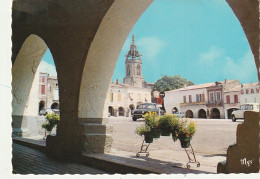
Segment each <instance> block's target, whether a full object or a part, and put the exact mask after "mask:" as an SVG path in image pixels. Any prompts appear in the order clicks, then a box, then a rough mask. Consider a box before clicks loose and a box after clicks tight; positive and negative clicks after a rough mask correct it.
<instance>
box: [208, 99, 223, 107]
mask: <svg viewBox="0 0 260 179" xmlns="http://www.w3.org/2000/svg"><path fill="white" fill-rule="evenodd" d="M206 106H207V107H221V106H223V101H222V100H221V101H215V100H214V101H208V102H207V103H206Z"/></svg>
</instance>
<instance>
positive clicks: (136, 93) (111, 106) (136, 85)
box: [105, 35, 153, 117]
mask: <svg viewBox="0 0 260 179" xmlns="http://www.w3.org/2000/svg"><path fill="white" fill-rule="evenodd" d="M141 56H142V55H141V53H140V52H139V51H138V50H137V46H136V44H135V37H134V35H133V36H132V43H131V45H130V50H129V52H128V53H127V54H126V55H125V69H126V71H125V78H124V79H123V83H119V80H118V79H117V80H116V81H115V82H112V83H111V85H110V90H109V93H108V96H107V98H106V106H108V107H107V108H108V112H109V115H110V116H127V117H128V116H131V111H132V110H134V109H136V108H137V106H138V105H140V104H142V103H145V102H151V91H152V86H153V84H151V83H147V82H146V81H145V80H144V78H143V73H142V58H141ZM105 110H106V109H105Z"/></svg>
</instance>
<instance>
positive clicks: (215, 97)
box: [164, 80, 240, 119]
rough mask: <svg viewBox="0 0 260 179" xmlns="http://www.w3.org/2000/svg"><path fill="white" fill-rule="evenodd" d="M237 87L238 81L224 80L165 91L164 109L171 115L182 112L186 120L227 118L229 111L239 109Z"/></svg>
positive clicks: (238, 85)
mask: <svg viewBox="0 0 260 179" xmlns="http://www.w3.org/2000/svg"><path fill="white" fill-rule="evenodd" d="M239 87H240V83H239V81H238V80H225V81H223V82H215V83H206V84H200V85H192V86H188V87H184V88H180V89H176V90H171V91H166V92H165V98H164V100H165V101H164V104H165V109H166V112H167V113H173V114H174V113H175V112H177V111H179V112H184V113H185V116H186V117H188V118H205V119H206V118H212V119H223V118H227V117H228V113H229V112H230V111H231V112H232V111H233V110H234V109H237V108H239V100H240V97H239V96H237V95H238V94H239ZM231 98H232V100H231ZM225 99H228V101H225ZM230 114H231V113H230Z"/></svg>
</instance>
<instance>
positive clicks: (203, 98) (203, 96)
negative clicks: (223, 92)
mask: <svg viewBox="0 0 260 179" xmlns="http://www.w3.org/2000/svg"><path fill="white" fill-rule="evenodd" d="M202 101H203V102H205V94H204V93H203V94H202Z"/></svg>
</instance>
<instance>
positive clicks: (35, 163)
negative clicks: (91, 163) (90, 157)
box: [12, 143, 105, 174]
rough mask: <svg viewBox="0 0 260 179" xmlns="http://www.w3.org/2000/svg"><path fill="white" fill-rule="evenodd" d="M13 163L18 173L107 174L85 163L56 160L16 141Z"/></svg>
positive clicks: (14, 169) (14, 170)
mask: <svg viewBox="0 0 260 179" xmlns="http://www.w3.org/2000/svg"><path fill="white" fill-rule="evenodd" d="M12 164H13V172H14V173H16V174H105V172H104V171H101V170H98V169H94V168H91V167H87V166H85V165H80V164H76V163H72V162H62V161H58V160H55V159H53V158H51V157H48V156H47V155H45V154H44V153H42V152H40V151H38V150H35V149H31V148H28V147H25V146H22V145H19V144H15V143H13V159H12Z"/></svg>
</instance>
